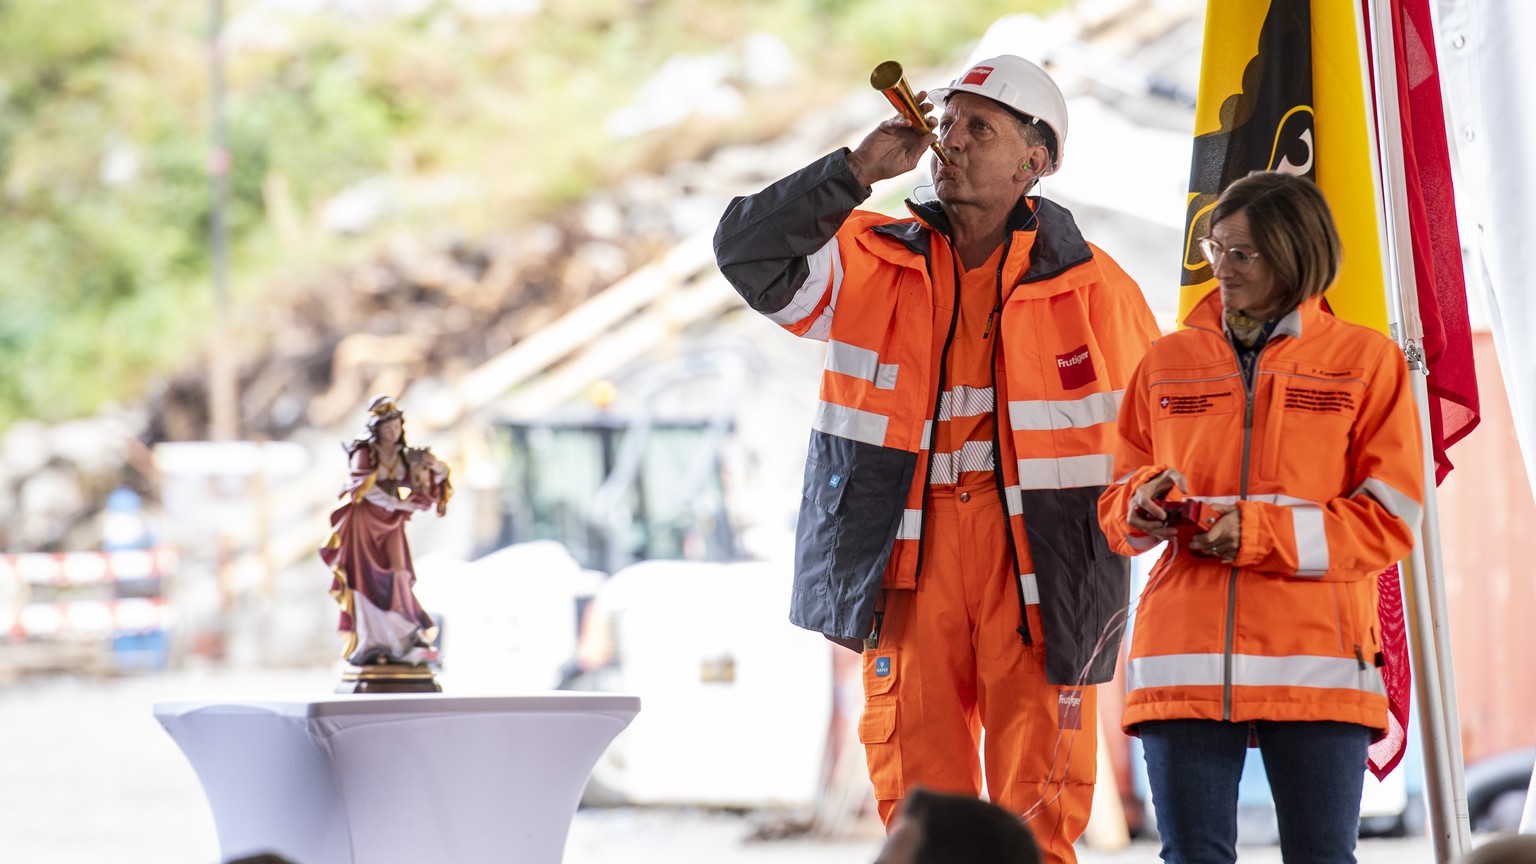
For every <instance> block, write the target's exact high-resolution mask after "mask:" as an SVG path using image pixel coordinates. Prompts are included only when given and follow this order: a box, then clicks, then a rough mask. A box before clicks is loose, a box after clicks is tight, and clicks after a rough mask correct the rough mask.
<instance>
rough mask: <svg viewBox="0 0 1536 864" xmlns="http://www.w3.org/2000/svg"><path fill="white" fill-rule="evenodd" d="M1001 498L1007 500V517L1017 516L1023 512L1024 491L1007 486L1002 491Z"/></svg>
mask: <svg viewBox="0 0 1536 864" xmlns="http://www.w3.org/2000/svg"><path fill="white" fill-rule="evenodd" d="M1003 496H1004V497H1005V498H1007V499H1008V515H1009V516H1017V515H1019V514H1020V513H1023V512H1024V490H1022V489H1020V488H1019V487H1017V486H1008V487H1006V488H1005V489H1003Z"/></svg>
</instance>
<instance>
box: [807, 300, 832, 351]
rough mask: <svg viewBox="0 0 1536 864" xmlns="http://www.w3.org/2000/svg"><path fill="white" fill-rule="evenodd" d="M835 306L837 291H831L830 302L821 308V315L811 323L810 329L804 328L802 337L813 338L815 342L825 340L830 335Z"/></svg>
mask: <svg viewBox="0 0 1536 864" xmlns="http://www.w3.org/2000/svg"><path fill="white" fill-rule="evenodd" d="M836 306H837V292H836V291H833V292H832V302H831V303H828V304H827V306H826V308H825V309H822V310H821V315H820V317H818V318H817V319H816V323H814V324H812V325H811V327H810V329H809V330H806V331H805V333H804V334H803V335H804V338H806V339H815V340H816V341H817V342H825V341H827V337H828V336H831V335H832V311H833V309H835V308H836Z"/></svg>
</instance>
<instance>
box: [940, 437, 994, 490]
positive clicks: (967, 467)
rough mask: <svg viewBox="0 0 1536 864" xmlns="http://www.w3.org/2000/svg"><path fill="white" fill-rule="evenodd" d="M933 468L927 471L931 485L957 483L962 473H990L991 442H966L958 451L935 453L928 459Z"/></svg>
mask: <svg viewBox="0 0 1536 864" xmlns="http://www.w3.org/2000/svg"><path fill="white" fill-rule="evenodd" d="M930 458H931V459H932V462H933V467H931V468H930V469H928V478H929V481H930V482H932V483H958V482H960V473H961V472H962V471H987V472H989V473H990V472H991V471H992V442H991V441H967V442H965V443H964V444H962V445H960V449H959V450H955V451H953V452H950V453H935V454H933V456H932V457H930Z"/></svg>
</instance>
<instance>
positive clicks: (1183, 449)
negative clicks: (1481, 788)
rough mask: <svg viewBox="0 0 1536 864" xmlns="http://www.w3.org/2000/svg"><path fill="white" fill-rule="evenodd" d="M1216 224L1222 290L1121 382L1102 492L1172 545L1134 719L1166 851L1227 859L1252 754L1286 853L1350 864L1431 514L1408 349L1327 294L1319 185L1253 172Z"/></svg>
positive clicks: (1136, 660) (1162, 563)
mask: <svg viewBox="0 0 1536 864" xmlns="http://www.w3.org/2000/svg"><path fill="white" fill-rule="evenodd" d="M1211 226H1212V227H1211V233H1210V236H1208V237H1205V238H1202V239H1201V241H1200V248H1201V251H1202V253H1203V254H1204V255H1205V258H1206V260H1207V261H1209V262H1210V264H1211V267H1212V269H1213V271H1214V274H1215V277H1216V281H1217V283H1218V285H1219V290H1216V291H1212V292H1210V293H1209V294H1208V295H1206V296H1205V297H1204V298H1203V299H1202V300H1200V301H1199V303H1198V304H1197V305H1196V306H1195V308H1194V309H1193V310H1191V312H1190V313H1189V315H1188V316H1187V318H1186V320H1185V322H1184V323H1185V324H1186V327H1185V329H1183V330H1180V331H1178V332H1176V333H1173V334H1171V335H1169V336H1166V337H1164V338H1163V339H1161V340H1159V341H1158V342H1157V343H1156V344H1154V345H1153V347H1152V349H1151V350H1150V351H1149V352H1148V353H1147V355H1146V356H1145V357H1144V358H1143V360H1142V362H1141V365H1140V367H1139V368H1138V369H1137V371H1136V373H1135V375H1134V376H1133V377H1132V379H1131V382H1130V384H1129V385H1128V386H1127V387H1126V390H1125V401H1124V403H1123V405H1122V406H1121V410H1120V418H1119V425H1120V447H1119V451H1118V452H1117V454H1116V467H1115V476H1116V477H1118V478H1119V479H1118V480H1117V481H1116V482H1115V483H1114V484H1113V485H1111V486H1110V487H1109V488H1108V489H1106V490H1105V492H1104V494H1103V495H1102V496H1101V497H1100V499H1099V521H1100V523H1101V525H1102V526H1103V528H1104V532H1105V535H1106V536H1107V537H1108V538H1109V540H1110V543H1111V545H1112V546H1113V547H1115V548H1116V550H1117V551H1119V552H1121V553H1122V554H1135V553H1137V552H1141V551H1145V550H1147V549H1150V548H1152V547H1153V546H1155V545H1157V544H1158V543H1160V542H1164V541H1167V544H1168V545H1167V548H1166V550H1165V551H1164V553H1163V555H1162V557H1161V559H1160V560H1159V561H1158V562H1157V564H1156V565H1155V566H1154V568H1153V570H1152V572H1151V574H1150V577H1149V579H1148V582H1147V587H1146V589H1145V590H1144V591H1143V593H1142V596H1141V599H1140V601H1139V602H1138V606H1137V610H1136V622H1135V629H1134V633H1133V636H1132V641H1131V648H1130V657H1129V661H1128V663H1127V666H1126V688H1127V691H1128V694H1127V699H1126V710H1125V717H1124V720H1123V725H1124V726H1125V729H1126V731H1128V732H1131V733H1133V734H1138V735H1140V736H1141V739H1142V743H1143V746H1144V750H1145V753H1146V758H1147V767H1148V775H1149V779H1150V785H1151V790H1152V799H1153V802H1154V804H1155V806H1156V808H1157V823H1158V830H1159V833H1160V834H1161V836H1162V841H1163V858H1164V860H1165V861H1168V862H1199V864H1205V862H1232V861H1235V860H1236V850H1235V843H1236V834H1237V784H1238V778H1239V777H1240V775H1241V773H1242V766H1243V759H1244V755H1245V750H1246V748H1247V747H1248V746H1249V745H1250V743H1256V744H1257V746H1258V747H1259V748H1260V750H1261V752H1262V754H1263V757H1264V765H1265V769H1266V773H1267V774H1268V777H1269V782H1270V789H1271V791H1272V792H1273V795H1274V800H1275V810H1276V815H1277V816H1278V820H1279V829H1280V845H1281V852H1282V855H1283V856H1284V858H1285V860H1287V861H1314V862H1334V861H1338V862H1353V861H1354V860H1355V859H1354V846H1355V838H1356V834H1357V832H1358V827H1359V813H1360V793H1361V786H1362V783H1363V779H1364V772H1365V759H1366V749H1367V747H1368V746H1369V744H1370V742H1371V740H1372V738H1373V737H1375V736H1379V735H1380V734H1382V733H1383V732H1384V730H1385V729H1386V725H1387V699H1386V695H1385V689H1384V687H1383V684H1382V678H1381V673H1380V669H1379V667H1380V666H1381V663H1382V658H1381V654H1380V653H1379V652H1380V650H1381V648H1380V641H1381V640H1380V628H1379V627H1378V625H1377V621H1376V576H1377V574H1378V573H1379V572H1380V571H1381V570H1382V569H1383V568H1385V567H1387V566H1389V565H1391V564H1392V563H1393V562H1396V561H1398V560H1400V559H1401V558H1402V557H1403V556H1405V555H1406V554H1408V552H1409V550H1410V549H1411V548H1412V546H1413V543H1414V536H1415V530H1416V528H1417V526H1418V524H1419V517H1420V513H1421V508H1422V500H1423V489H1424V477H1423V468H1422V466H1423V457H1422V455H1421V454H1422V451H1421V443H1420V432H1419V423H1418V412H1417V408H1416V406H1415V403H1414V399H1413V396H1412V394H1411V392H1410V390H1409V387H1408V382H1407V374H1408V372H1407V367H1406V364H1405V362H1404V360H1403V356H1402V352H1401V351H1400V350H1399V348H1398V346H1397V345H1396V344H1395V343H1393V342H1392V341H1391V340H1389V339H1388V338H1386V337H1385V336H1383V335H1381V334H1380V333H1378V332H1376V331H1374V330H1371V329H1369V328H1366V327H1362V326H1359V325H1356V324H1351V323H1348V322H1345V321H1342V320H1340V319H1337V318H1334V317H1333V316H1332V315H1331V314H1329V312H1328V311H1327V309H1326V308H1325V307H1324V305H1323V301H1322V294H1323V292H1324V290H1326V289H1327V288H1328V286H1329V285H1330V283H1332V281H1333V279H1334V276H1335V275H1336V273H1337V271H1338V262H1339V258H1340V255H1341V251H1340V247H1339V240H1338V234H1337V232H1336V231H1335V229H1334V226H1333V219H1332V216H1331V215H1330V213H1329V211H1328V206H1327V204H1326V202H1325V201H1324V200H1323V197H1322V194H1321V193H1320V192H1318V190H1317V187H1316V186H1314V185H1313V184H1312V183H1311V182H1310V181H1308V180H1305V179H1302V178H1299V177H1294V176H1290V175H1285V174H1279V173H1258V174H1253V175H1250V176H1248V177H1246V178H1244V179H1241V180H1238V181H1236V182H1235V183H1233V184H1232V185H1231V186H1230V187H1229V188H1228V189H1227V190H1226V191H1225V192H1224V193H1223V194H1222V196H1221V199H1220V201H1219V202H1218V203H1217V205H1216V208H1215V210H1214V212H1213V214H1212V218H1211Z"/></svg>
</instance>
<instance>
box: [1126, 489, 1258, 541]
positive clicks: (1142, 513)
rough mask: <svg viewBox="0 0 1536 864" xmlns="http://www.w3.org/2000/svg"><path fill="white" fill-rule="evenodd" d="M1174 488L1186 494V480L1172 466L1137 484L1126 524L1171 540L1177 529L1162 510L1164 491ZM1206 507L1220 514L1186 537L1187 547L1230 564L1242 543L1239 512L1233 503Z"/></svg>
mask: <svg viewBox="0 0 1536 864" xmlns="http://www.w3.org/2000/svg"><path fill="white" fill-rule="evenodd" d="M1174 487H1178V489H1179V491H1180V492H1182V493H1184V494H1186V495H1188V494H1189V480H1188V479H1187V478H1186V477H1185V476H1184V474H1183V473H1182V472H1180V471H1179V470H1178V469H1175V468H1169V469H1167V470H1166V471H1163V472H1162V473H1161V474H1158V475H1157V476H1155V477H1153V478H1152V479H1151V480H1148V481H1147V482H1145V483H1143V484H1141V485H1140V486H1138V487H1137V488H1136V491H1135V492H1132V493H1131V506H1130V512H1128V513H1126V517H1125V521H1126V524H1127V525H1129V526H1130V527H1132V528H1135V529H1136V530H1138V531H1141V532H1142V533H1145V534H1150V535H1152V536H1153V537H1156V538H1158V539H1159V540H1171V539H1173V537H1174V536H1175V535H1177V534H1178V529H1177V528H1174V527H1171V526H1169V525H1168V523H1167V521H1166V520H1167V518H1168V511H1166V510H1164V509H1163V502H1164V500H1165V499H1166V498H1167V496H1168V491H1169V490H1170V489H1172V488H1174ZM1205 506H1206V507H1209V508H1210V509H1212V510H1214V511H1216V512H1217V513H1219V514H1221V518H1219V519H1217V520H1216V524H1214V525H1212V526H1211V529H1210V530H1209V531H1206V532H1205V533H1203V534H1196V535H1195V536H1194V537H1191V538H1190V540H1189V549H1190V551H1191V552H1194V553H1195V554H1197V555H1204V556H1207V557H1211V558H1219V559H1221V561H1222V562H1223V563H1226V564H1231V563H1232V562H1233V561H1235V560H1236V559H1237V552H1238V548H1239V546H1240V544H1241V542H1242V537H1243V527H1242V513H1241V512H1239V510H1238V509H1237V506H1236V505H1234V504H1214V503H1210V502H1206V504H1205Z"/></svg>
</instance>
